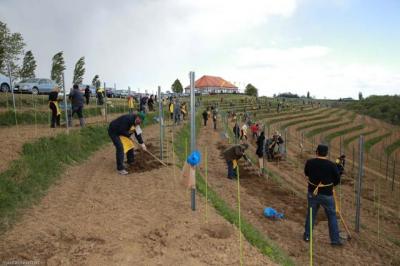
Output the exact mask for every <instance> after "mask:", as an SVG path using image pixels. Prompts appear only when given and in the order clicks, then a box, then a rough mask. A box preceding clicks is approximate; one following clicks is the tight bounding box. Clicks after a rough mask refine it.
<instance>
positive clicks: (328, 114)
mask: <svg viewBox="0 0 400 266" xmlns="http://www.w3.org/2000/svg"><path fill="white" fill-rule="evenodd" d="M328 110H329V109H325V110H324V111H322V112H320V113H324V114H323V115H318V116H312V117H310V116H309V115H303V116H301V117H299V118H303V117H304V119H300V120H294V121H289V122H287V123H285V124H283V125H281V129H285V128H288V127H290V126H294V125H297V124H302V123H307V122H310V121H315V120H321V119H324V118H329V117H330V116H331V115H332V114H334V113H335V112H336V110H334V111H331V110H330V112H329V113H327V114H325V113H326V112H327V111H328Z"/></svg>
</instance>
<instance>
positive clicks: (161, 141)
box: [158, 86, 164, 160]
mask: <svg viewBox="0 0 400 266" xmlns="http://www.w3.org/2000/svg"><path fill="white" fill-rule="evenodd" d="M158 118H159V121H160V159H161V160H162V159H163V147H164V135H163V133H164V132H163V127H164V115H163V106H162V101H161V87H160V86H158Z"/></svg>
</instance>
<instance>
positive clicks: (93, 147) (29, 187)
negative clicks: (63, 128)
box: [0, 114, 154, 231]
mask: <svg viewBox="0 0 400 266" xmlns="http://www.w3.org/2000/svg"><path fill="white" fill-rule="evenodd" d="M153 118H154V115H153V114H151V115H148V116H147V117H146V120H145V123H144V125H143V126H146V125H148V124H151V123H153V122H154V119H153ZM109 142H110V139H109V137H108V133H107V126H106V125H99V126H89V127H85V128H82V129H81V130H76V131H71V132H70V133H69V134H65V133H61V134H58V135H57V136H56V137H46V138H40V139H39V140H37V141H35V142H33V143H26V144H24V146H23V149H22V155H21V157H20V158H19V159H18V160H15V161H13V163H12V164H11V166H10V168H9V169H8V170H6V171H5V172H3V173H0V231H3V230H5V229H7V227H9V226H10V224H11V223H12V222H13V221H14V220H15V218H16V217H17V216H18V214H19V213H18V210H19V209H21V208H27V207H29V206H31V204H33V203H34V202H35V201H36V200H38V199H39V198H40V197H42V196H44V195H45V194H46V191H47V189H48V188H49V187H50V185H51V184H53V183H54V181H56V180H57V179H58V178H59V177H60V175H61V173H62V172H63V170H64V169H65V167H66V166H67V165H71V164H75V163H79V162H82V161H84V160H86V159H88V158H89V157H90V155H92V154H93V153H94V152H95V151H97V150H99V149H100V148H101V147H102V146H103V145H104V144H106V143H109Z"/></svg>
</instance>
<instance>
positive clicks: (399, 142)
mask: <svg viewBox="0 0 400 266" xmlns="http://www.w3.org/2000/svg"><path fill="white" fill-rule="evenodd" d="M399 147H400V139H398V140H396V141H395V142H393V143H392V144H390V145H388V146H387V147H386V148H385V153H386V154H387V155H388V156H389V155H391V154H392V153H393V152H394V151H395V150H397V149H398V148H399Z"/></svg>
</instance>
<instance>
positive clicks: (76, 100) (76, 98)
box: [69, 89, 85, 107]
mask: <svg viewBox="0 0 400 266" xmlns="http://www.w3.org/2000/svg"><path fill="white" fill-rule="evenodd" d="M69 99H70V100H71V104H72V107H82V106H83V104H84V102H85V100H84V99H83V95H82V93H81V92H80V90H79V89H73V90H72V91H71V93H70V94H69Z"/></svg>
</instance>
